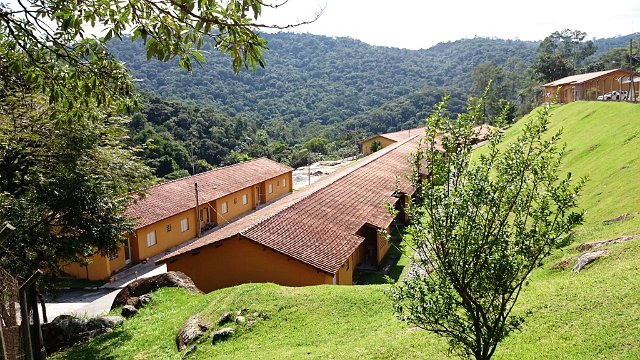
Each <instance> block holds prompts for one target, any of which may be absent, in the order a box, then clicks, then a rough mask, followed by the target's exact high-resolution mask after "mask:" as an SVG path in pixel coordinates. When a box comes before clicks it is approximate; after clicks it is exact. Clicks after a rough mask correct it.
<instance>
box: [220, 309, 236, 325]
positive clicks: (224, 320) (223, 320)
mask: <svg viewBox="0 0 640 360" xmlns="http://www.w3.org/2000/svg"><path fill="white" fill-rule="evenodd" d="M232 321H233V315H231V313H230V312H228V311H225V312H224V313H223V314H222V315H221V316H220V319H218V325H224V324H226V323H230V322H232Z"/></svg>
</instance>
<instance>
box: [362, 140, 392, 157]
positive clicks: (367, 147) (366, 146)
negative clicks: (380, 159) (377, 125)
mask: <svg viewBox="0 0 640 360" xmlns="http://www.w3.org/2000/svg"><path fill="white" fill-rule="evenodd" d="M376 140H377V141H379V142H380V145H381V146H382V147H381V149H382V148H384V147H387V146H389V145H391V144H393V143H395V141H393V140H389V139H387V138H386V137H383V136H374V137H372V138H371V139H367V140H365V141H363V142H362V153H363V154H364V155H369V154H371V144H373V142H374V141H376Z"/></svg>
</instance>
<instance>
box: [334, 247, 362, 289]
mask: <svg viewBox="0 0 640 360" xmlns="http://www.w3.org/2000/svg"><path fill="white" fill-rule="evenodd" d="M357 253H358V252H357V251H356V252H354V253H353V254H351V256H349V258H348V259H347V261H346V262H345V263H344V264H342V267H340V269H339V270H338V272H337V274H336V284H338V285H352V284H353V270H354V269H355V267H356V264H358V259H357V258H358V255H357Z"/></svg>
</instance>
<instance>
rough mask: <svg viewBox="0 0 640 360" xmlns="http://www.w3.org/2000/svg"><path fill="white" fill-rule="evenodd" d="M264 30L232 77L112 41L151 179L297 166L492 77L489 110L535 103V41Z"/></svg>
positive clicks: (518, 109)
mask: <svg viewBox="0 0 640 360" xmlns="http://www.w3.org/2000/svg"><path fill="white" fill-rule="evenodd" d="M264 36H265V38H266V39H267V40H268V46H269V50H268V51H267V52H266V53H265V60H266V67H265V68H258V69H257V70H256V71H255V72H253V71H252V70H246V71H242V72H240V73H239V74H234V73H233V72H231V71H229V68H230V61H231V60H230V59H228V58H227V57H225V56H224V55H221V54H219V53H218V52H216V51H211V52H208V53H207V54H206V62H204V63H203V64H202V65H201V66H197V65H196V66H195V67H194V69H193V72H192V73H188V72H186V71H184V70H183V69H180V68H179V67H178V66H176V64H174V63H172V62H171V61H170V62H167V63H164V62H159V61H147V59H146V57H145V55H144V54H145V52H144V51H143V50H142V49H143V45H142V43H140V42H132V41H130V40H129V39H126V38H125V39H123V40H122V41H121V40H112V41H111V42H110V43H109V46H110V48H111V51H112V52H113V54H114V55H115V56H116V57H117V58H119V59H120V60H122V61H123V62H125V65H126V66H127V68H128V69H129V70H130V71H131V73H132V75H133V76H134V78H135V79H136V83H137V87H138V88H139V89H140V90H141V91H142V92H143V93H145V95H144V97H143V101H142V107H141V111H140V112H139V113H138V114H136V115H135V116H134V118H133V121H131V123H130V126H129V127H130V130H131V133H130V143H131V144H132V145H135V146H138V147H140V148H141V149H142V158H143V159H144V160H145V162H146V163H147V164H148V165H150V166H151V167H152V168H154V169H155V172H156V176H159V177H167V178H174V177H177V176H184V175H187V174H188V173H193V172H200V171H203V170H206V169H209V168H211V167H212V166H221V165H226V164H231V163H235V162H238V161H242V160H244V159H248V158H253V157H258V156H268V157H270V158H273V159H275V160H277V161H280V162H283V163H286V164H290V165H292V166H294V167H295V166H300V165H304V164H306V163H307V162H308V161H313V160H317V159H321V158H339V157H345V156H352V155H355V154H357V153H358V144H359V142H360V141H361V140H362V139H364V138H365V137H367V136H370V135H372V134H375V133H382V132H389V131H396V130H400V129H407V128H412V127H416V126H419V124H420V123H421V121H422V120H424V118H425V117H426V116H427V114H428V113H429V112H430V110H431V108H432V106H433V105H434V104H435V103H436V102H438V101H439V100H440V99H441V97H442V96H443V95H444V94H449V95H450V96H451V100H450V102H449V104H450V106H449V108H450V111H451V112H452V113H454V114H455V113H458V112H460V111H461V110H462V109H463V108H464V107H465V105H466V99H467V98H469V97H470V96H479V95H480V94H481V93H482V91H483V90H484V88H485V86H486V84H487V82H488V81H489V80H492V81H493V84H492V94H490V95H489V96H488V98H487V104H488V105H487V109H488V110H487V113H486V116H487V118H488V119H490V118H491V117H492V116H495V115H496V112H497V111H499V109H500V108H501V107H502V105H504V103H505V102H506V101H509V102H510V103H511V104H512V105H513V109H514V110H513V114H514V116H516V115H518V114H521V113H527V112H528V111H530V109H531V107H532V106H535V105H537V92H538V91H539V84H540V82H539V80H538V81H536V79H535V76H534V74H533V73H532V71H533V70H532V68H534V66H535V64H536V61H537V59H539V58H540V57H541V49H540V48H541V46H540V44H541V42H530V41H519V40H500V39H490V38H472V39H462V40H457V41H453V42H446V43H440V44H437V45H435V46H433V47H431V48H429V49H424V50H406V49H397V48H389V47H380V46H371V45H368V44H366V43H363V42H361V41H358V40H354V39H351V38H332V37H326V36H318V35H310V34H292V33H276V34H264ZM636 37H637V36H636ZM630 38H632V36H631V35H629V36H620V37H616V38H611V39H597V40H596V39H594V40H592V42H593V44H594V45H595V46H594V47H595V53H593V54H591V55H588V57H587V58H586V59H583V60H584V63H586V64H590V66H591V67H592V68H594V67H595V68H598V69H599V68H603V67H604V68H606V67H609V68H610V67H611V66H615V64H616V59H617V64H620V63H621V62H622V61H624V59H623V51H622V50H621V49H622V48H625V47H627V46H628V42H629V39H630ZM554 41H556V42H557V41H559V40H557V39H556V40H554ZM558 48H562V47H556V49H558ZM612 49H617V50H612ZM558 56H562V54H560V55H558ZM574 71H577V70H574Z"/></svg>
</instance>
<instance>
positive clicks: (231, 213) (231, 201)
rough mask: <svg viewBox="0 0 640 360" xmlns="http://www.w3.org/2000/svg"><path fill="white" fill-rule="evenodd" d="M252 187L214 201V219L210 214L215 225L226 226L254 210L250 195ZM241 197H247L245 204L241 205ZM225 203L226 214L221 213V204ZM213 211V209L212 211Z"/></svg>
mask: <svg viewBox="0 0 640 360" xmlns="http://www.w3.org/2000/svg"><path fill="white" fill-rule="evenodd" d="M252 191H253V186H252V187H248V188H246V189H242V190H240V191H237V192H234V193H233V194H231V195H227V196H224V197H221V198H219V199H216V203H215V209H216V211H215V217H214V214H213V213H212V214H211V217H212V218H214V219H215V221H216V224H226V223H227V222H228V221H231V220H232V219H234V218H236V217H238V216H240V215H242V214H244V213H246V212H247V211H251V210H252V209H253V208H254V205H253V203H252V202H253V198H254V196H253V195H252ZM242 195H246V196H247V203H246V204H243V203H242ZM225 202H226V203H227V210H228V211H227V213H226V214H223V213H222V204H223V203H225ZM212 211H213V209H212Z"/></svg>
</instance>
